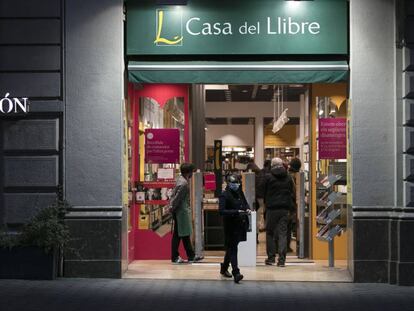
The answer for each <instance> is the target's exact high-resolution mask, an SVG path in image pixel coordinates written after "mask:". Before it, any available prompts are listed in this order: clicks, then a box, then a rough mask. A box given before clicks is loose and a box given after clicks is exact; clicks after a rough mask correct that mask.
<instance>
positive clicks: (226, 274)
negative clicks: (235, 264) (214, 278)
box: [220, 263, 232, 278]
mask: <svg viewBox="0 0 414 311" xmlns="http://www.w3.org/2000/svg"><path fill="white" fill-rule="evenodd" d="M224 268H225V267H224V264H222V263H221V264H220V274H221V276H222V277H224V278H231V277H232V275H231V274H230V272H229V271H227V269H224Z"/></svg>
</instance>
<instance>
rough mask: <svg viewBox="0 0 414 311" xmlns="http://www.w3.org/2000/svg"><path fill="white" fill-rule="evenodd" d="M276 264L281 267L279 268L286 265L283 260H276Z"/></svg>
mask: <svg viewBox="0 0 414 311" xmlns="http://www.w3.org/2000/svg"><path fill="white" fill-rule="evenodd" d="M277 266H278V267H281V268H283V267H286V265H285V262H284V261H278V262H277Z"/></svg>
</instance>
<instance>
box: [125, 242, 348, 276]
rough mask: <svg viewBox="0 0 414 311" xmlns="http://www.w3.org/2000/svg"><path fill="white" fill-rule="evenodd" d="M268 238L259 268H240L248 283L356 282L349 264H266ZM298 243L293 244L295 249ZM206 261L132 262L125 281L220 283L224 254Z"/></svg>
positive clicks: (289, 259) (210, 253)
mask: <svg viewBox="0 0 414 311" xmlns="http://www.w3.org/2000/svg"><path fill="white" fill-rule="evenodd" d="M263 241H264V236H263V235H262V234H261V236H260V244H259V246H258V249H257V252H258V254H259V256H257V265H256V267H240V269H241V272H242V274H243V275H244V277H245V280H252V281H293V282H296V281H297V282H352V278H351V275H350V273H349V271H348V269H347V262H346V261H344V260H336V261H335V267H334V268H329V267H328V262H327V261H326V260H317V261H313V260H309V259H298V258H297V256H295V255H294V254H293V253H291V254H288V257H287V262H286V267H284V268H280V267H277V266H267V265H265V264H264V260H265V259H266V256H264V254H265V251H264V243H263ZM293 245H294V242H293V243H292V246H293ZM205 255H206V257H205V259H204V260H202V261H201V262H198V263H193V264H180V265H173V264H171V262H170V261H169V260H139V261H134V262H132V263H131V264H130V265H129V267H128V271H127V273H126V274H124V278H131V279H134V278H137V279H170V280H173V279H175V280H220V279H221V277H220V274H219V269H220V262H222V260H223V252H222V251H208V252H206V254H205Z"/></svg>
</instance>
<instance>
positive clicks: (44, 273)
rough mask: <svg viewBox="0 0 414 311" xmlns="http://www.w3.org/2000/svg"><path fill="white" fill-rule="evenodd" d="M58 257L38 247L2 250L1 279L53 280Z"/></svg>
mask: <svg viewBox="0 0 414 311" xmlns="http://www.w3.org/2000/svg"><path fill="white" fill-rule="evenodd" d="M57 257H58V256H57V253H56V252H50V253H46V252H45V251H44V250H43V249H41V248H37V247H15V248H12V249H8V248H0V279H28V280H53V279H55V278H56V276H57V267H58V264H57Z"/></svg>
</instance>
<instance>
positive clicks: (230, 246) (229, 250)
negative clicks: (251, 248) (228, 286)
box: [223, 242, 240, 275]
mask: <svg viewBox="0 0 414 311" xmlns="http://www.w3.org/2000/svg"><path fill="white" fill-rule="evenodd" d="M238 246H239V242H231V243H226V245H225V250H226V253H225V254H224V262H223V266H224V269H225V270H227V269H228V268H229V265H230V263H231V269H232V274H233V275H236V274H239V273H240V269H239V264H238V261H237V251H238Z"/></svg>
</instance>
